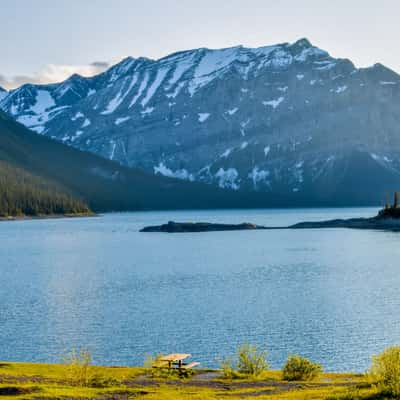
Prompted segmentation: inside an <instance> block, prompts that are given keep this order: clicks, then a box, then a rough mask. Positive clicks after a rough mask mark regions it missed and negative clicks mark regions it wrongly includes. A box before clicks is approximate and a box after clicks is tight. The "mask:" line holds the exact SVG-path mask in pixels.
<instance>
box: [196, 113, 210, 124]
mask: <svg viewBox="0 0 400 400" xmlns="http://www.w3.org/2000/svg"><path fill="white" fill-rule="evenodd" d="M210 115H211V114H210V113H199V114H198V116H199V122H201V123H203V122H204V121H207V119H208V118H209V117H210Z"/></svg>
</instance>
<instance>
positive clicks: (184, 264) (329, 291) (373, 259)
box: [0, 208, 400, 371]
mask: <svg viewBox="0 0 400 400" xmlns="http://www.w3.org/2000/svg"><path fill="white" fill-rule="evenodd" d="M376 212H377V209H374V208H348V209H296V210H223V211H214V210H210V211H171V212H143V213H123V214H106V215H104V216H102V217H98V218H97V217H96V218H76V219H53V220H33V221H16V222H3V223H0V243H1V246H0V260H1V261H0V263H1V264H0V277H1V278H0V323H1V328H0V359H1V360H9V361H37V362H58V361H60V359H61V358H62V356H63V354H65V353H66V352H67V351H69V350H71V349H72V348H80V347H85V348H89V349H90V350H91V351H92V353H93V357H94V362H95V363H97V364H108V365H141V364H142V363H143V360H144V358H145V355H146V354H156V353H172V352H188V353H191V354H192V355H193V357H192V358H193V359H194V360H196V361H200V362H201V363H202V365H203V366H207V367H216V366H218V360H219V359H221V358H223V357H225V356H227V355H229V354H232V353H234V352H235V349H236V348H237V346H238V345H240V344H242V343H252V344H256V345H257V346H258V347H259V348H260V349H263V350H268V352H269V361H270V363H271V366H272V367H273V368H280V367H281V366H282V364H283V362H284V361H285V359H286V357H287V355H288V353H299V354H300V355H303V356H306V357H310V358H312V359H313V360H315V361H318V362H320V363H322V364H323V366H324V367H325V369H326V370H330V371H335V370H336V371H364V370H365V369H366V368H367V367H368V366H369V362H370V356H371V355H372V354H374V353H377V352H380V351H381V350H383V349H384V348H385V347H386V346H389V345H393V344H399V342H400V317H399V310H400V290H399V287H400V263H399V260H400V245H399V244H400V233H391V232H378V231H368V230H350V229H325V230H293V231H290V230H272V231H238V232H210V233H184V234H163V233H139V232H138V231H139V229H140V228H142V227H144V226H146V225H153V224H160V223H164V222H167V221H168V220H175V221H209V222H226V223H239V222H245V221H246V222H253V223H257V224H264V225H270V226H278V225H288V224H291V223H295V222H300V221H305V220H307V221H310V220H321V219H331V218H337V217H345V218H348V217H356V216H370V215H373V214H376Z"/></svg>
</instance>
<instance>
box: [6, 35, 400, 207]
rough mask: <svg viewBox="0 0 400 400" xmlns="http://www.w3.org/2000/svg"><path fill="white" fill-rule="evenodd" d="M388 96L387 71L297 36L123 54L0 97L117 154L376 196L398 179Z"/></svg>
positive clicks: (70, 140) (198, 171) (398, 92)
mask: <svg viewBox="0 0 400 400" xmlns="http://www.w3.org/2000/svg"><path fill="white" fill-rule="evenodd" d="M399 105H400V76H399V75H397V74H396V73H395V72H393V71H391V70H389V69H387V68H385V67H384V66H382V65H380V64H377V65H375V66H373V67H371V68H361V69H359V68H356V67H355V66H354V65H353V63H352V62H351V61H349V60H346V59H336V58H333V57H331V56H330V55H329V54H328V53H327V52H326V51H324V50H321V49H318V48H316V47H314V46H313V45H312V44H311V43H310V42H309V41H307V40H306V39H301V40H299V41H297V42H296V43H293V44H287V43H285V44H279V45H275V46H266V47H261V48H257V49H250V48H245V47H241V46H239V47H233V48H228V49H221V50H209V49H196V50H190V51H183V52H179V53H175V54H172V55H170V56H167V57H164V58H162V59H160V60H150V59H146V58H138V59H133V58H127V59H125V60H123V61H122V62H121V63H119V64H117V65H115V66H114V67H112V68H110V69H109V70H108V71H106V72H104V73H102V74H100V75H97V76H95V77H92V78H83V77H80V76H77V75H74V76H72V77H71V78H69V79H68V80H66V81H65V82H62V83H60V84H52V85H42V86H40V85H39V86H38V85H24V86H22V87H21V88H18V89H16V90H13V91H10V92H9V93H8V94H7V96H6V97H5V98H4V99H3V100H2V101H1V102H0V107H1V108H3V109H4V110H6V111H7V112H9V113H10V114H12V115H13V116H14V117H15V118H17V120H18V121H20V122H21V123H23V124H25V125H26V126H29V127H31V128H32V129H34V130H35V131H36V132H38V133H41V134H43V135H46V136H50V137H53V138H55V139H57V140H60V141H62V142H63V143H66V144H69V145H71V146H74V147H77V148H79V149H82V150H86V151H91V152H93V153H96V154H98V155H101V156H102V157H104V158H108V159H112V160H115V161H118V162H119V163H121V164H123V165H128V166H134V167H139V168H141V169H143V170H146V171H148V172H151V173H155V174H159V175H165V176H171V177H177V178H181V179H184V180H189V181H198V182H205V183H211V184H214V185H216V186H219V187H221V188H228V189H233V190H235V191H238V190H240V191H251V190H253V191H256V192H265V193H270V194H274V195H279V196H283V197H284V198H289V197H290V198H304V199H306V198H307V199H308V200H309V201H311V202H316V203H318V202H319V201H328V202H337V201H340V202H342V201H343V196H345V198H344V201H347V203H353V202H356V201H362V202H363V203H364V202H367V203H368V202H377V201H380V200H382V199H383V198H384V192H385V191H387V190H389V191H390V190H392V189H393V187H392V186H398V185H399V184H400V135H399V128H398V127H399V126H400V112H399ZM344 166H345V167H346V168H345V170H346V171H347V172H346V173H347V175H346V176H344V172H343V168H344ZM371 166H373V170H374V171H380V172H379V176H378V177H376V179H375V180H374V184H375V183H378V186H374V187H373V186H372V184H371V183H370V182H369V181H368V180H367V179H365V175H364V173H363V171H364V169H366V168H370V167H371ZM378 178H379V179H378ZM349 180H351V181H352V182H353V188H352V190H349V189H348V188H347V187H346V185H347V183H346V182H349ZM371 182H372V181H371ZM327 183H329V187H330V190H329V191H326V190H325V191H323V188H326V185H327ZM354 184H355V186H354ZM365 186H367V189H365ZM328 192H329V196H328ZM357 193H363V197H362V198H361V199H360V196H359V195H358V194H357Z"/></svg>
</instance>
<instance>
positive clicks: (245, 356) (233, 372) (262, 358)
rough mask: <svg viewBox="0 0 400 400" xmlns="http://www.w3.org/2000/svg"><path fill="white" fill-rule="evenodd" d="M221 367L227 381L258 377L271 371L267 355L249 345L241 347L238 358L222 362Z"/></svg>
mask: <svg viewBox="0 0 400 400" xmlns="http://www.w3.org/2000/svg"><path fill="white" fill-rule="evenodd" d="M220 366H221V370H222V374H223V376H224V378H226V379H234V378H240V377H247V378H249V377H258V376H260V375H261V374H262V373H263V372H266V371H268V369H269V365H268V362H267V353H266V352H263V351H259V350H258V349H257V347H256V346H253V345H249V344H244V345H242V346H240V347H239V348H238V350H237V353H236V356H235V357H234V358H226V359H224V360H222V361H221V362H220Z"/></svg>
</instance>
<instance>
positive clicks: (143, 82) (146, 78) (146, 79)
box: [128, 71, 149, 108]
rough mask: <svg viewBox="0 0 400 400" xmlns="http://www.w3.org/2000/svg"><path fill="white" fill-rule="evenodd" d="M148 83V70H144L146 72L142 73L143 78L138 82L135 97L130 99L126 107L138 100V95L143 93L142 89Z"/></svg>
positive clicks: (131, 105)
mask: <svg viewBox="0 0 400 400" xmlns="http://www.w3.org/2000/svg"><path fill="white" fill-rule="evenodd" d="M148 83H149V72H148V71H146V73H145V75H144V78H143V80H142V82H141V83H140V86H139V90H138V92H137V93H136V95H135V97H134V98H133V99H132V101H131V103H130V104H129V107H128V108H131V107H133V106H134V105H135V104H136V102H137V101H138V99H139V97H140V96H141V95H142V94H143V92H144V90H145V89H146V87H147V84H148Z"/></svg>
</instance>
